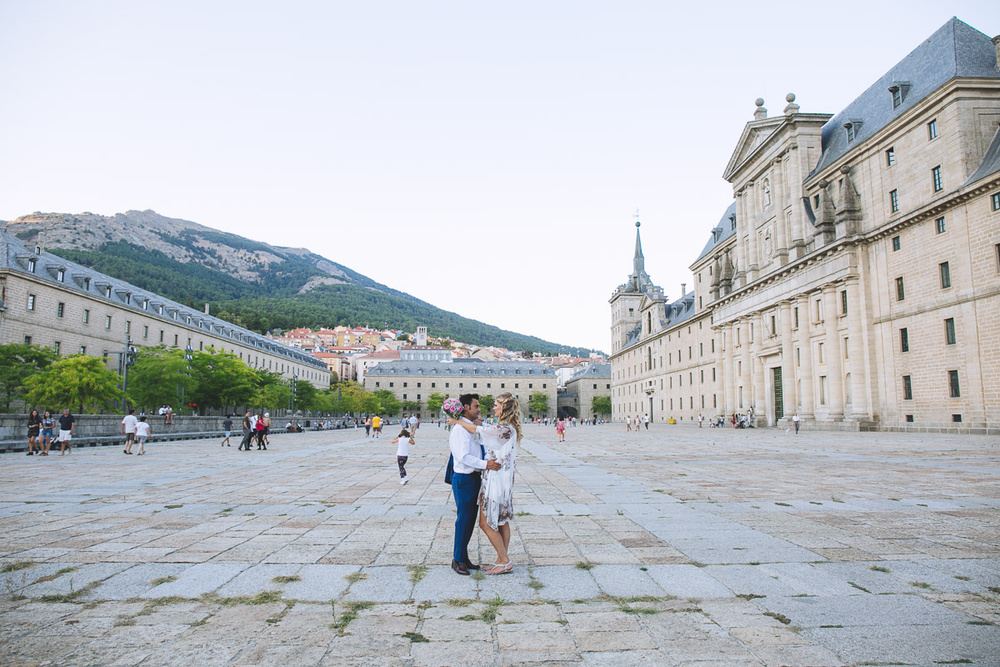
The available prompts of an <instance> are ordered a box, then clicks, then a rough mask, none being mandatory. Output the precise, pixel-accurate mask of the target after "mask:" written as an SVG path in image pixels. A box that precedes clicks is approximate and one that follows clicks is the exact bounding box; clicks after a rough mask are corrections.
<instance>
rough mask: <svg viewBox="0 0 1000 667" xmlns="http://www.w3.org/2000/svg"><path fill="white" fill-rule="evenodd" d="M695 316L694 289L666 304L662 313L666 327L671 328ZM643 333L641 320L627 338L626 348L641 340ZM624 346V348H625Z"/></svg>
mask: <svg viewBox="0 0 1000 667" xmlns="http://www.w3.org/2000/svg"><path fill="white" fill-rule="evenodd" d="M693 316H694V290H691V291H690V292H688V293H687V294H685V295H684V296H682V297H681V298H679V299H677V300H676V301H674V302H673V303H668V304H665V305H664V307H663V313H662V314H661V317H660V321H661V323H663V324H664V328H666V329H669V328H671V327H675V326H677V325H678V324H680V323H682V322H684V321H685V320H689V319H691V317H693ZM641 334H642V323H641V322H640V323H639V324H638V325H637V326H636V327H635V329H632V331H630V332H629V333H628V337H627V338H626V340H625V345H624V348H628V347H631V346H633V345H635V344H636V343H638V342H639V336H640V335H641ZM624 348H623V349H624Z"/></svg>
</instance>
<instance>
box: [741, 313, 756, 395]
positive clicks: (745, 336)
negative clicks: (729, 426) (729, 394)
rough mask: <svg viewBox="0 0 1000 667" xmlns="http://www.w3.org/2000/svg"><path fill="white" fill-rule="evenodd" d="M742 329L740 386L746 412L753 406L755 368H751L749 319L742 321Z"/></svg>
mask: <svg viewBox="0 0 1000 667" xmlns="http://www.w3.org/2000/svg"><path fill="white" fill-rule="evenodd" d="M740 328H742V329H743V331H742V335H741V336H740V351H741V353H742V354H741V355H740V357H741V358H740V361H742V362H743V375H742V376H741V378H740V384H741V385H743V405H742V406H741V407H742V408H743V410H744V411H745V410H746V409H747V408H748V407H750V406H751V405H753V368H752V366H751V363H752V360H751V358H750V320H749V318H742V319H741V320H740Z"/></svg>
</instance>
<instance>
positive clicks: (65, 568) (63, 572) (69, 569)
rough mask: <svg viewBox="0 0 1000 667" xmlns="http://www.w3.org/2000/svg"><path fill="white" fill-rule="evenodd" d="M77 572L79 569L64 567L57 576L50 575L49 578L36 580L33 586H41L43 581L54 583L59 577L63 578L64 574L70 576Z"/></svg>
mask: <svg viewBox="0 0 1000 667" xmlns="http://www.w3.org/2000/svg"><path fill="white" fill-rule="evenodd" d="M76 571H77V568H75V567H64V568H63V569H61V570H59V571H58V572H56V573H55V574H50V575H48V576H47V577H39V578H38V579H35V580H34V581H33V582H32V583H33V584H40V583H42V582H43V581H52V580H53V579H58V578H59V577H61V576H63V575H64V574H69V573H70V572H76Z"/></svg>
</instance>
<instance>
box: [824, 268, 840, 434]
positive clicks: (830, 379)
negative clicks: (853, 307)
mask: <svg viewBox="0 0 1000 667" xmlns="http://www.w3.org/2000/svg"><path fill="white" fill-rule="evenodd" d="M837 312H838V309H837V286H836V285H834V284H827V285H824V286H823V324H824V329H825V332H826V340H825V343H826V386H827V389H828V390H829V392H828V393H829V395H828V396H827V397H826V404H827V407H828V408H829V409H830V420H831V421H839V420H841V419H843V418H844V370H843V356H844V353H843V351H842V347H841V342H840V332H839V331H837V320H838V319H839V318H838V315H837Z"/></svg>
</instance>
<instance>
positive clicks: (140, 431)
mask: <svg viewBox="0 0 1000 667" xmlns="http://www.w3.org/2000/svg"><path fill="white" fill-rule="evenodd" d="M152 432H153V431H152V429H151V428H150V427H149V422H147V421H146V415H143V416H141V417H139V421H138V422H137V423H136V425H135V439H136V442H138V443H139V451H138V452H136V455H137V456H142V455H143V454H145V453H146V440H147V439H148V438H149V436H150V434H151V433H152Z"/></svg>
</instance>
